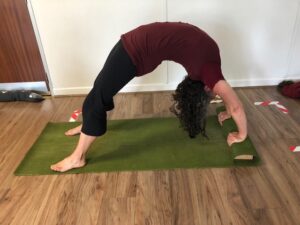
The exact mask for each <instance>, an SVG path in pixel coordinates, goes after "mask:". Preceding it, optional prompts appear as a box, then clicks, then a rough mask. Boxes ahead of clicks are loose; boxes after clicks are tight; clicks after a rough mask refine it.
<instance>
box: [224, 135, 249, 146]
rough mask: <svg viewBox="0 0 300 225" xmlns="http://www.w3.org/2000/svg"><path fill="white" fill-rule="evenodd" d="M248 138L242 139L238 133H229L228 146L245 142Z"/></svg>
mask: <svg viewBox="0 0 300 225" xmlns="http://www.w3.org/2000/svg"><path fill="white" fill-rule="evenodd" d="M245 139H246V137H242V136H241V135H240V134H239V133H238V132H232V133H229V134H228V136H227V144H228V145H229V146H231V145H232V144H233V143H239V142H243V141H244V140H245Z"/></svg>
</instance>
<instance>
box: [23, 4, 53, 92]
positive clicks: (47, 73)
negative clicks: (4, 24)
mask: <svg viewBox="0 0 300 225" xmlns="http://www.w3.org/2000/svg"><path fill="white" fill-rule="evenodd" d="M26 5H27V8H28V12H29V16H30V19H31V23H32V27H33V31H34V34H35V37H36V40H37V44H38V48H39V51H40V55H41V58H42V63H43V66H44V70H45V72H46V76H47V79H48V84H49V89H50V94H51V95H52V96H54V92H53V84H52V80H51V77H50V72H49V67H48V64H47V60H46V56H45V53H44V48H43V44H42V41H41V36H40V34H39V29H38V26H37V23H36V19H35V15H34V11H33V7H32V4H31V0H26Z"/></svg>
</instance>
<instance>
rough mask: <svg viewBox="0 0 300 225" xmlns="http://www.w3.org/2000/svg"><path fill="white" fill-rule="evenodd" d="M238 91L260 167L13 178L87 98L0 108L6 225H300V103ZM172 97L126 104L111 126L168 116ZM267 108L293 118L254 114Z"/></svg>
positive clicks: (0, 213)
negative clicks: (47, 131) (46, 132)
mask: <svg viewBox="0 0 300 225" xmlns="http://www.w3.org/2000/svg"><path fill="white" fill-rule="evenodd" d="M236 90H237V93H238V95H239V96H240V98H241V100H242V101H243V103H244V106H245V109H246V113H247V116H248V121H249V136H250V137H251V139H252V140H253V142H254V145H255V147H256V149H257V151H258V152H259V154H260V156H261V158H262V160H263V164H262V165H261V166H259V167H254V168H229V169H228V168H224V169H174V170H169V171H147V172H117V173H99V174H79V175H51V176H32V177H30V176H29V177H16V176H14V175H13V172H14V170H15V168H16V167H17V166H18V164H19V163H20V162H21V160H22V158H23V157H24V155H25V154H26V152H27V151H28V150H29V148H30V146H31V145H32V144H33V143H34V141H35V140H36V139H37V137H38V136H39V134H40V133H41V131H42V129H43V128H44V126H45V125H46V123H47V122H49V121H54V122H55V121H68V119H69V116H70V114H71V112H72V111H73V110H75V109H77V108H80V107H81V104H82V102H83V99H84V97H56V98H53V99H51V98H50V99H47V100H45V101H44V102H42V103H38V104H36V103H22V102H13V103H0V129H1V133H0V140H1V145H0V224H1V225H6V224H9V225H13V224H16V225H22V224H28V225H35V224H41V225H46V224H49V225H53V224H63V225H66V224H70V225H75V224H78V225H90V224H98V225H104V224H105V225H118V224H121V225H129V224H131V225H142V224H143V225H171V224H172V225H193V224H195V225H202V224H203V225H221V224H224V225H230V224H232V225H239V224H245V225H246V224H247V225H252V224H267V225H272V224H276V225H294V224H295V225H299V224H300V214H299V213H300V153H292V152H290V151H289V146H291V145H300V126H299V124H300V101H299V100H293V99H288V98H285V97H283V96H281V95H279V94H278V93H277V92H276V90H275V88H274V87H268V88H243V89H236ZM170 96H171V94H170V93H169V92H160V93H140V94H119V95H118V96H116V98H115V105H116V108H115V110H114V111H113V112H111V113H110V114H109V118H110V119H119V118H144V117H164V116H170V115H171V114H170V113H169V111H168V108H169V105H170V104H171V97H170ZM263 100H279V101H281V102H282V104H283V105H285V106H286V107H287V108H288V109H289V110H290V113H289V114H288V115H285V114H283V113H281V112H280V111H279V110H278V109H276V108H275V107H263V106H254V104H253V103H254V102H255V101H263ZM214 107H215V106H210V110H209V111H210V113H212V112H213V111H214V110H213V108H214Z"/></svg>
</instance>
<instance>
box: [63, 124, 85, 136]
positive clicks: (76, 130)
mask: <svg viewBox="0 0 300 225" xmlns="http://www.w3.org/2000/svg"><path fill="white" fill-rule="evenodd" d="M81 127H82V125H79V126H78V127H75V128H73V129H70V130H68V131H66V132H65V135H67V136H74V135H77V134H80V133H81Z"/></svg>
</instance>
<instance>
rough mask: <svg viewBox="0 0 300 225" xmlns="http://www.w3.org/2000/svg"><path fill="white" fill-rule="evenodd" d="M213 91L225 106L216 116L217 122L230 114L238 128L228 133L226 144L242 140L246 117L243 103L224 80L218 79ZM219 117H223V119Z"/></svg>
mask: <svg viewBox="0 0 300 225" xmlns="http://www.w3.org/2000/svg"><path fill="white" fill-rule="evenodd" d="M213 92H214V93H215V94H218V95H219V96H220V97H221V98H222V99H223V101H224V103H225V107H226V112H222V114H221V115H220V116H218V117H219V122H220V123H222V122H223V121H224V120H225V119H228V118H230V116H231V117H232V118H233V120H234V121H235V123H236V125H237V128H238V132H232V133H229V134H228V137H227V143H228V145H229V146H230V145H232V144H233V143H237V142H242V141H244V140H245V139H246V137H247V119H246V115H245V111H244V108H243V105H242V103H241V101H240V100H239V98H238V96H237V95H236V93H235V92H234V90H233V89H232V88H231V87H230V85H229V84H228V83H227V82H226V81H225V80H220V81H219V82H218V83H217V84H216V85H215V86H214V88H213ZM220 117H223V120H222V118H220Z"/></svg>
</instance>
